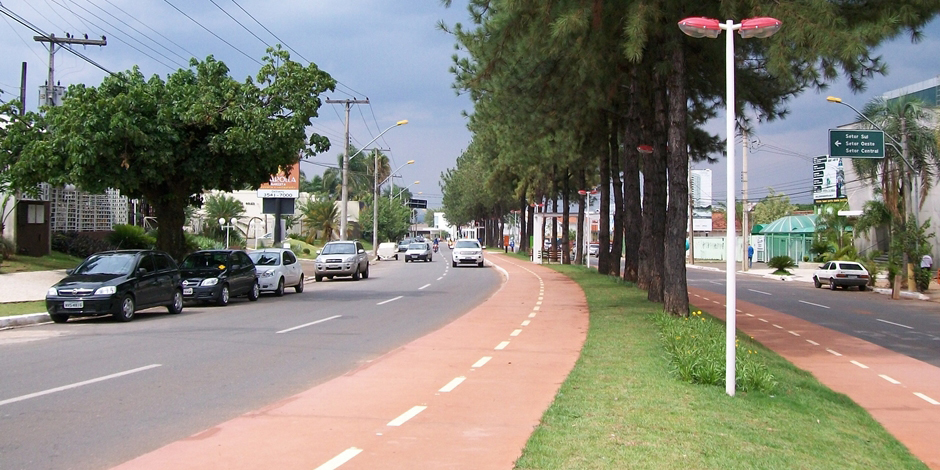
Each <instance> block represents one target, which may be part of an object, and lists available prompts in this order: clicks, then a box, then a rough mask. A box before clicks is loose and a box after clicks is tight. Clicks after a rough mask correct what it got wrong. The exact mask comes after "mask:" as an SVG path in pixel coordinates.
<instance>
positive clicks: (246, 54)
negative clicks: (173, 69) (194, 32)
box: [163, 0, 264, 65]
mask: <svg viewBox="0 0 940 470" xmlns="http://www.w3.org/2000/svg"><path fill="white" fill-rule="evenodd" d="M163 1H164V2H165V3H166V4H167V5H169V6H171V7H173V9H174V10H176V11H178V12H179V13H180V14H181V15H183V16H185V17H186V18H189V21H192V22H193V23H196V25H197V26H199V27H200V28H202V29H204V30H206V32H208V33H209V34H211V35H213V36H215V38H216V39H218V40H219V41H222V42H224V43H225V44H227V45H228V46H229V47H231V48H232V49H235V50H236V51H238V52H239V53H241V54H242V55H243V56H245V57H247V58H248V59H250V60H251V61H253V62H254V63H256V64H258V65H264V64H262V63H261V61H260V60H258V59H255V58H254V57H252V56H250V55H248V53H247V52H245V51H243V50H241V49H239V48H237V47H235V46H234V45H233V44H232V43H230V42H228V41H226V40H225V39H223V38H222V37H221V36H219V35H218V34H215V32H214V31H212V30H211V29H209V28H207V27H205V26H203V24H202V23H200V22H198V21H196V19H195V18H193V17H192V16H189V15H188V14H186V12H184V11H183V10H180V9H179V8H177V6H176V5H174V4H172V3H170V0H163Z"/></svg>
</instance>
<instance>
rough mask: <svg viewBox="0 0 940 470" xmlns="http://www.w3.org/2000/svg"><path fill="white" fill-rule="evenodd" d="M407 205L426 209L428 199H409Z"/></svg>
mask: <svg viewBox="0 0 940 470" xmlns="http://www.w3.org/2000/svg"><path fill="white" fill-rule="evenodd" d="M408 207H410V208H412V209H427V208H428V200H427V199H409V200H408Z"/></svg>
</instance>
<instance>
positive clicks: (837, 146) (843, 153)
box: [829, 129, 885, 158]
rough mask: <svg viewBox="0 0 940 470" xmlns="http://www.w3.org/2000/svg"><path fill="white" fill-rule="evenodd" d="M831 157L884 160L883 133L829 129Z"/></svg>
mask: <svg viewBox="0 0 940 470" xmlns="http://www.w3.org/2000/svg"><path fill="white" fill-rule="evenodd" d="M829 156H830V157H832V158H884V157H885V133H884V132H882V131H873V130H863V129H853V130H843V129H829Z"/></svg>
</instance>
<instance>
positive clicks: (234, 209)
mask: <svg viewBox="0 0 940 470" xmlns="http://www.w3.org/2000/svg"><path fill="white" fill-rule="evenodd" d="M203 211H205V214H206V217H205V219H204V220H203V221H202V223H203V226H202V233H203V234H205V236H207V237H209V238H214V239H216V240H225V229H223V228H222V227H221V225H220V224H219V219H225V221H226V222H225V225H228V224H229V221H231V219H233V218H234V219H240V218H242V217H244V216H245V206H244V205H243V204H242V202H241V201H239V200H238V199H235V198H234V197H233V196H229V195H227V194H224V193H216V194H211V195H209V197H207V198H206V202H205V204H203ZM236 230H240V229H236ZM230 234H231V232H230Z"/></svg>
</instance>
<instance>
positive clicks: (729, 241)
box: [679, 17, 783, 396]
mask: <svg viewBox="0 0 940 470" xmlns="http://www.w3.org/2000/svg"><path fill="white" fill-rule="evenodd" d="M782 25H783V23H781V22H780V20H777V19H775V18H765V17H762V18H748V19H746V20H743V21H741V23H739V24H735V23H734V21H732V20H727V21H726V22H725V23H721V22H719V21H718V20H716V19H712V18H702V17H692V18H686V19H684V20H682V21H680V22H679V29H681V30H682V32H683V33H685V34H687V35H689V36H692V37H693V38H703V37H708V38H717V37H718V35H719V34H721V31H722V30H724V31H727V32H728V34H727V35H726V36H725V37H726V38H727V39H726V41H725V78H726V80H725V87H726V95H727V97H726V99H725V107H726V112H725V113H726V115H727V122H726V128H725V133H726V136H725V142H726V144H727V153H728V169H727V174H726V175H725V179H726V180H727V185H726V190H725V194H726V195H727V202H726V205H725V214H726V219H727V225H728V236H727V237H726V246H725V256H726V258H727V259H726V260H725V270H726V273H725V274H726V280H725V284H726V285H725V326H726V328H725V393H727V394H728V395H730V396H734V389H735V380H736V378H735V370H734V368H735V339H736V338H735V331H736V326H735V303H736V296H737V291H736V285H735V262H734V253H735V251H736V247H735V245H736V243H737V240H736V237H735V226H734V195H735V190H734V120H735V117H734V103H735V101H734V35H733V34H732V32H734V31H738V34H740V35H741V37H742V38H745V39H746V38H766V37H770V36H772V35H773V34H774V33H776V32H777V31H778V30H780V27H781V26H782Z"/></svg>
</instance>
